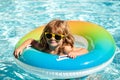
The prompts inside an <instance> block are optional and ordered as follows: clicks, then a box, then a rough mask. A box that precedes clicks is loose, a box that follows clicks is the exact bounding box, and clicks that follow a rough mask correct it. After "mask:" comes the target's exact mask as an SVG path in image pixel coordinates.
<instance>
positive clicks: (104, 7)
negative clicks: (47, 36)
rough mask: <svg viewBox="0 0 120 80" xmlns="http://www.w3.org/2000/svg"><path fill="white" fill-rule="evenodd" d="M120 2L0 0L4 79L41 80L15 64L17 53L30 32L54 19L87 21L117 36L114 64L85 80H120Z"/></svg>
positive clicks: (1, 75)
mask: <svg viewBox="0 0 120 80" xmlns="http://www.w3.org/2000/svg"><path fill="white" fill-rule="evenodd" d="M119 13H120V1H119V0H110V1H109V0H100V1H96V0H79V1H78V0H60V1H58V0H46V1H42V0H26V1H25V0H0V34H1V35H0V50H1V51H0V80H6V79H8V80H9V79H10V80H28V79H29V80H37V79H41V78H40V77H39V76H36V75H33V74H31V73H28V72H25V71H24V70H22V69H21V68H19V67H18V66H17V64H16V63H15V61H14V56H13V50H14V47H15V44H16V43H17V41H18V40H19V39H20V38H22V37H23V36H24V35H25V34H26V33H28V32H30V31H31V30H33V29H35V28H36V27H38V26H40V25H43V24H45V23H47V22H49V21H50V20H52V19H56V18H58V19H64V20H83V21H90V22H93V23H96V24H99V25H101V26H103V27H104V28H106V30H107V31H109V32H110V33H111V35H113V37H114V39H115V41H116V45H117V50H116V52H115V53H116V55H115V58H114V60H113V62H112V63H111V64H110V65H109V66H108V67H106V69H104V70H103V71H101V72H98V73H95V74H91V75H89V76H87V77H86V78H83V79H82V80H120V76H119V75H120V67H119V66H120V60H119V58H120V36H119V34H120V27H119V26H120V15H119Z"/></svg>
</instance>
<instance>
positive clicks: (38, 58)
mask: <svg viewBox="0 0 120 80" xmlns="http://www.w3.org/2000/svg"><path fill="white" fill-rule="evenodd" d="M68 24H69V26H70V30H71V32H72V33H73V35H78V36H83V37H84V38H86V39H87V41H88V50H89V53H88V54H85V55H82V56H78V57H76V58H75V59H71V58H68V57H65V56H58V55H53V54H46V53H43V52H41V51H37V50H35V49H33V48H31V47H29V48H27V49H25V50H24V51H23V53H22V55H21V56H20V57H19V58H18V59H16V62H17V64H18V65H19V66H21V67H22V68H23V69H25V70H27V71H32V73H35V74H38V75H39V76H40V77H42V78H47V79H49V78H50V79H67V78H77V77H83V76H86V75H89V74H92V73H95V72H98V71H100V70H102V69H103V68H104V67H106V66H107V65H108V64H110V63H111V62H112V60H113V57H114V52H115V47H116V45H115V42H114V39H113V38H112V36H111V35H110V34H109V33H108V32H107V31H106V30H105V29H104V28H102V27H101V26H99V25H96V24H93V23H90V22H83V21H68ZM43 28H44V26H40V27H38V28H37V29H35V30H33V31H31V32H30V33H28V34H27V35H26V36H24V37H23V38H22V39H20V41H19V42H18V43H17V44H16V48H17V47H18V46H20V45H21V44H22V43H23V42H24V41H25V40H26V39H29V38H34V39H36V40H38V39H39V36H40V34H41V33H42V30H43Z"/></svg>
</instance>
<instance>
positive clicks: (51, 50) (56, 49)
mask: <svg viewBox="0 0 120 80" xmlns="http://www.w3.org/2000/svg"><path fill="white" fill-rule="evenodd" d="M49 52H50V53H51V54H57V53H58V47H49Z"/></svg>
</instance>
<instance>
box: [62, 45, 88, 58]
mask: <svg viewBox="0 0 120 80" xmlns="http://www.w3.org/2000/svg"><path fill="white" fill-rule="evenodd" d="M64 52H65V53H66V54H67V55H68V56H69V57H71V58H75V57H76V56H79V55H83V54H86V53H88V50H87V49H85V48H75V47H73V48H72V47H71V46H65V49H64Z"/></svg>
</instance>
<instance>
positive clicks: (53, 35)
mask: <svg viewBox="0 0 120 80" xmlns="http://www.w3.org/2000/svg"><path fill="white" fill-rule="evenodd" d="M47 34H51V35H52V37H54V38H55V36H60V37H61V39H63V38H64V37H65V35H62V34H54V33H49V32H45V37H46V38H47V39H51V38H52V37H51V38H48V37H47V36H46V35H47ZM55 39H56V38H55ZM61 39H60V40H61ZM56 40H58V39H56Z"/></svg>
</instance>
